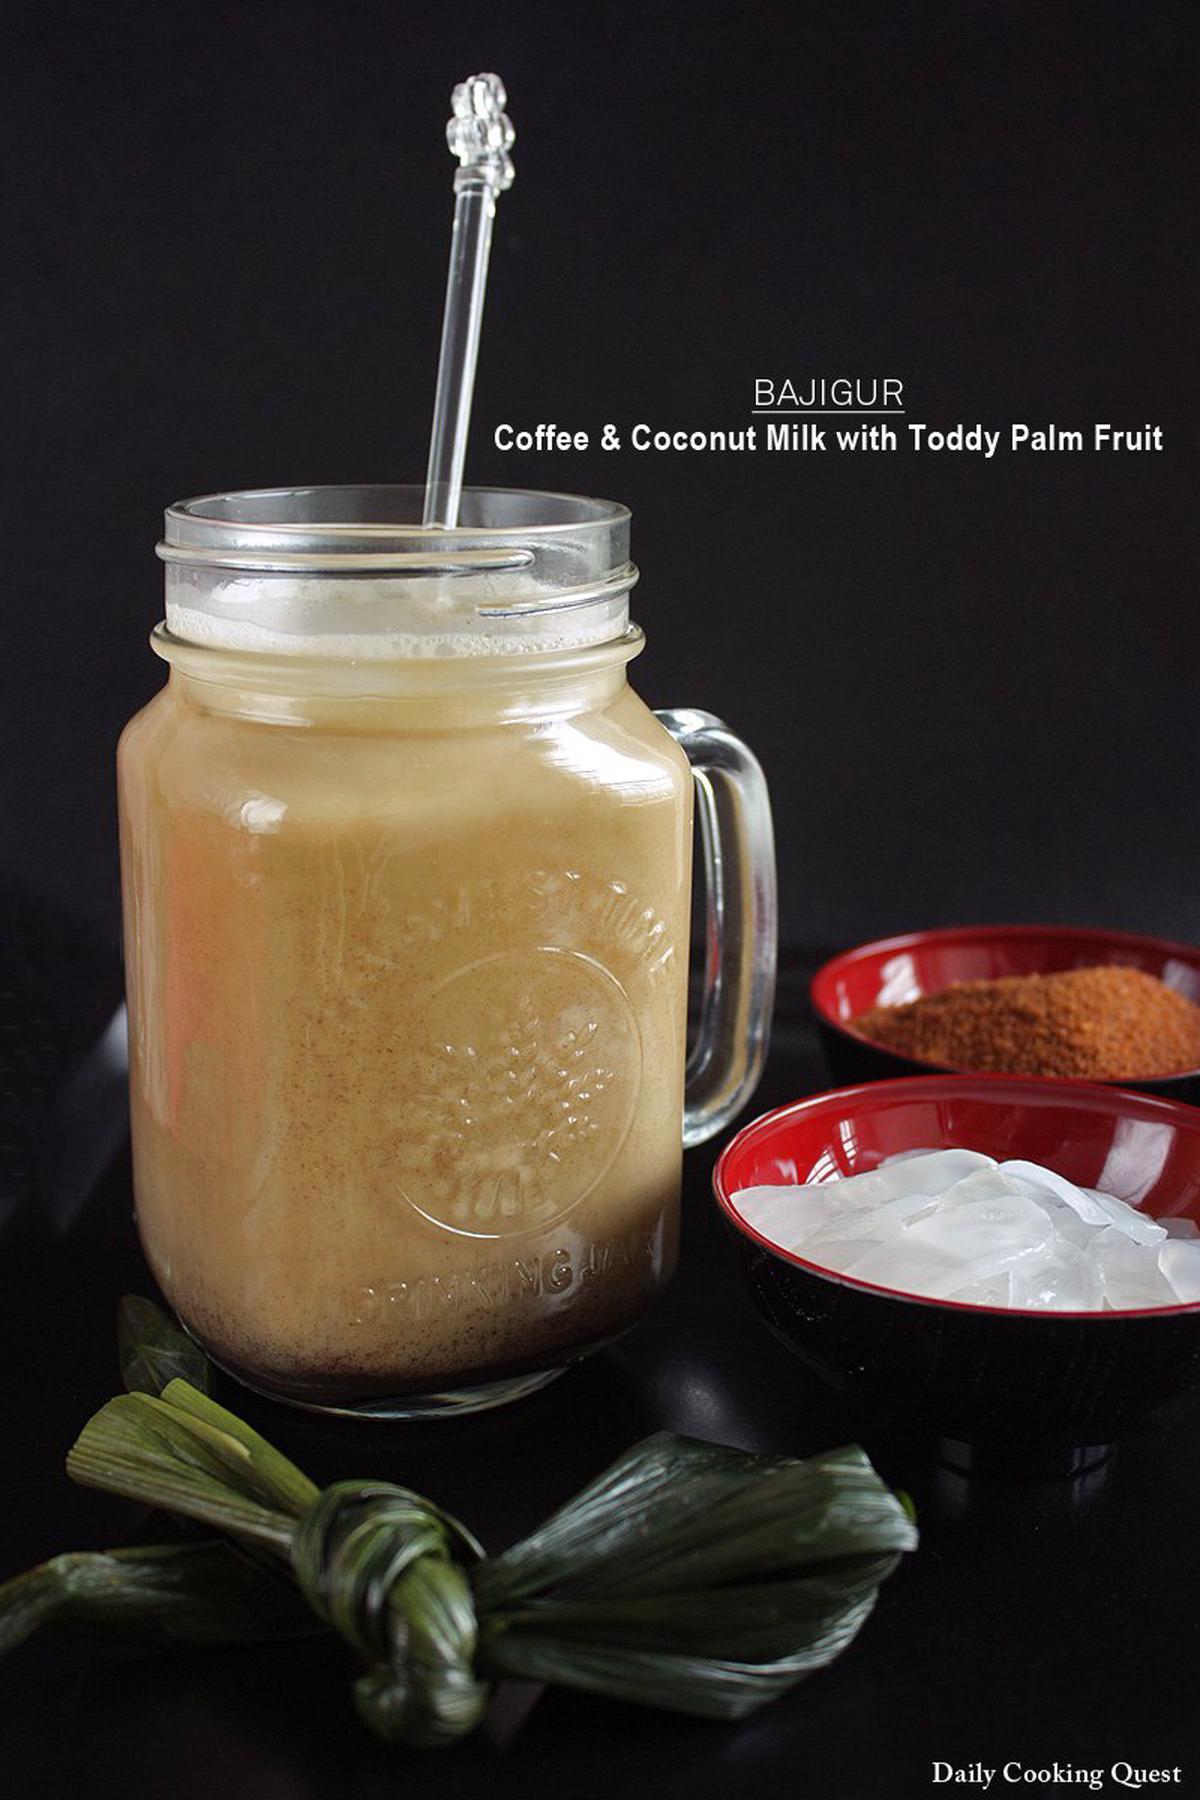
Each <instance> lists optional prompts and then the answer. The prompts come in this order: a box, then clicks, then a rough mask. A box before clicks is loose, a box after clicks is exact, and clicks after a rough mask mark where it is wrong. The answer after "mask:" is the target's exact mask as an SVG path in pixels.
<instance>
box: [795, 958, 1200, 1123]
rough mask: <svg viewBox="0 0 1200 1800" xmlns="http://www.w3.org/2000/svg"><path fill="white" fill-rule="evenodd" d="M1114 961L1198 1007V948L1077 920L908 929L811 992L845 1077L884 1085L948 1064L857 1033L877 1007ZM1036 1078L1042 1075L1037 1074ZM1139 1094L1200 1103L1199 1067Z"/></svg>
mask: <svg viewBox="0 0 1200 1800" xmlns="http://www.w3.org/2000/svg"><path fill="white" fill-rule="evenodd" d="M1106 963H1115V964H1117V965H1119V966H1121V967H1123V968H1129V969H1141V970H1143V971H1144V972H1145V973H1146V974H1147V975H1156V976H1158V978H1159V980H1161V981H1165V982H1166V984H1167V986H1168V987H1172V988H1175V989H1176V990H1177V991H1178V992H1179V993H1181V994H1184V995H1185V996H1186V997H1187V998H1188V999H1189V1000H1194V1001H1196V1002H1197V1004H1200V948H1198V947H1197V946H1195V945H1193V944H1173V943H1171V942H1170V941H1169V940H1168V939H1166V938H1153V937H1139V936H1137V935H1135V934H1134V933H1132V932H1127V931H1100V930H1093V929H1091V928H1087V927H1084V926H1075V925H966V926H950V927H947V928H946V929H944V930H939V931H910V932H908V933H906V934H905V935H904V936H903V937H891V938H877V939H875V941H874V942H872V943H869V944H859V945H857V946H856V947H855V948H854V949H853V950H845V951H843V952H842V954H841V955H840V956H835V957H832V958H831V959H830V961H829V962H827V963H825V964H824V965H823V966H822V967H821V968H819V969H818V970H817V972H816V974H815V975H814V976H813V978H812V984H811V987H810V990H809V992H810V995H811V998H812V1004H813V1011H814V1012H815V1013H816V1015H817V1023H818V1026H819V1027H820V1032H821V1041H822V1043H823V1045H824V1047H825V1055H826V1057H827V1059H828V1061H829V1067H830V1069H831V1071H832V1073H833V1078H834V1080H835V1081H838V1082H850V1081H880V1080H886V1079H888V1078H891V1077H895V1076H899V1075H920V1074H927V1073H929V1071H930V1070H934V1069H936V1070H939V1071H941V1072H943V1073H949V1074H966V1073H969V1071H967V1070H961V1069H959V1070H952V1069H948V1068H947V1066H946V1065H945V1064H943V1063H932V1062H923V1061H920V1060H918V1059H917V1058H915V1057H909V1056H902V1055H900V1054H899V1052H897V1051H895V1050H892V1049H889V1048H888V1046H887V1045H886V1044H878V1043H876V1042H875V1041H874V1040H873V1039H871V1038H869V1037H864V1035H863V1034H862V1032H860V1031H857V1030H856V1029H855V1027H854V1024H853V1021H854V1020H855V1019H856V1018H858V1017H859V1016H860V1015H861V1014H862V1013H864V1012H868V1011H869V1010H870V1008H871V1007H873V1006H902V1005H903V1004H904V1003H905V1002H906V1001H909V1000H919V999H920V998H921V997H922V996H923V995H925V994H936V993H938V992H939V991H940V990H941V989H942V988H947V987H950V986H951V984H952V983H953V982H956V981H996V980H998V979H999V978H1000V977H1001V976H1004V975H1049V974H1054V973H1057V972H1058V971H1059V970H1060V969H1087V968H1094V967H1097V966H1099V965H1102V964H1106ZM1028 1079H1030V1080H1034V1079H1044V1078H1039V1077H1029V1078H1028ZM1121 1085H1122V1086H1125V1087H1132V1088H1136V1089H1138V1091H1139V1092H1141V1093H1147V1094H1162V1095H1165V1096H1167V1097H1168V1098H1173V1099H1176V1100H1189V1101H1191V1102H1192V1103H1193V1105H1196V1104H1200V1069H1188V1070H1185V1071H1182V1072H1179V1073H1176V1074H1172V1075H1163V1076H1161V1077H1156V1078H1154V1079H1152V1080H1151V1079H1146V1080H1141V1079H1139V1080H1136V1081H1125V1082H1122V1084H1121Z"/></svg>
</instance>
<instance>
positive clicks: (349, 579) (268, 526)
mask: <svg viewBox="0 0 1200 1800" xmlns="http://www.w3.org/2000/svg"><path fill="white" fill-rule="evenodd" d="M424 501H425V489H424V487H423V486H417V485H409V484H401V483H382V482H380V483H365V484H339V485H326V486H313V487H274V488H243V489H233V490H230V491H228V492H225V493H214V494H202V495H198V496H196V497H194V498H192V499H190V500H180V501H176V502H175V504H174V505H172V506H170V507H168V509H167V512H166V532H165V536H164V539H163V541H162V542H161V543H160V544H159V545H158V547H157V550H158V555H159V557H160V558H161V560H162V561H163V562H164V563H165V564H166V575H167V594H166V600H167V623H168V625H169V626H170V627H171V630H172V632H173V633H174V634H175V635H177V636H179V637H183V638H189V639H192V640H193V641H221V642H225V643H227V644H231V645H232V644H234V643H236V644H237V645H238V646H240V647H241V648H244V649H253V648H256V647H257V648H263V649H278V648H283V649H285V650H287V649H291V648H296V649H298V650H300V651H302V652H303V653H304V654H322V653H324V652H325V651H326V650H328V649H331V648H333V646H334V644H335V642H336V644H337V645H338V646H339V647H340V653H341V654H343V655H345V656H372V657H375V656H387V655H390V654H392V653H393V651H397V650H398V651H401V652H402V653H403V654H405V655H412V656H421V657H425V656H436V655H440V654H443V653H445V652H446V651H447V650H449V651H450V652H452V653H454V654H458V653H461V652H469V653H471V654H488V655H494V654H497V653H501V654H503V653H508V652H510V651H516V652H520V651H524V650H532V649H535V648H544V649H547V650H552V649H556V648H560V647H566V646H567V645H569V644H579V643H583V642H597V641H600V640H602V639H607V638H614V637H619V636H620V634H621V632H622V631H623V630H624V628H625V626H626V624H627V623H628V618H629V608H628V596H629V590H630V588H632V586H633V585H634V583H635V582H636V580H637V569H636V567H635V566H634V564H633V563H632V562H631V561H630V559H629V531H630V519H631V515H630V512H629V508H628V507H626V506H623V505H621V504H620V503H619V502H617V501H612V500H601V499H595V498H591V497H589V496H585V495H577V494H563V493H557V492H541V491H539V490H537V489H533V488H491V487H470V488H464V490H463V495H462V506H461V510H460V515H459V523H458V524H457V525H456V526H454V527H453V528H448V527H444V526H439V525H427V524H425V522H424V520H423V517H422V514H423V511H424Z"/></svg>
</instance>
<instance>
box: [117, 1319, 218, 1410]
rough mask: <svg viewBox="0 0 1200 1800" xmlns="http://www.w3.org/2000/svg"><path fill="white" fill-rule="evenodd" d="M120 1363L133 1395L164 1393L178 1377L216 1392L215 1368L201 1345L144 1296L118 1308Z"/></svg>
mask: <svg viewBox="0 0 1200 1800" xmlns="http://www.w3.org/2000/svg"><path fill="white" fill-rule="evenodd" d="M117 1360H118V1362H119V1363H120V1367H121V1380H122V1381H123V1382H124V1384H125V1387H126V1389H127V1390H128V1392H129V1393H131V1394H154V1395H158V1394H161V1393H162V1391H163V1389H164V1388H165V1387H166V1385H167V1383H168V1382H169V1381H173V1380H175V1379H176V1377H182V1378H183V1380H185V1381H187V1382H190V1384H191V1385H192V1387H194V1388H196V1389H198V1390H199V1392H200V1393H202V1394H209V1393H211V1392H212V1389H213V1366H212V1364H211V1363H210V1362H209V1360H208V1358H207V1356H205V1354H204V1352H203V1350H202V1349H201V1348H200V1346H199V1344H197V1343H194V1342H193V1340H192V1339H191V1338H190V1337H188V1335H187V1333H186V1332H185V1331H181V1330H180V1328H179V1326H178V1325H177V1324H176V1323H175V1321H174V1319H172V1318H170V1317H168V1315H167V1314H166V1313H165V1312H164V1311H163V1310H162V1308H161V1307H160V1306H155V1304H154V1302H153V1301H152V1300H144V1299H143V1298H142V1296H141V1295H140V1294H126V1295H125V1296H124V1298H123V1299H122V1300H121V1302H120V1305H119V1306H118V1307H117Z"/></svg>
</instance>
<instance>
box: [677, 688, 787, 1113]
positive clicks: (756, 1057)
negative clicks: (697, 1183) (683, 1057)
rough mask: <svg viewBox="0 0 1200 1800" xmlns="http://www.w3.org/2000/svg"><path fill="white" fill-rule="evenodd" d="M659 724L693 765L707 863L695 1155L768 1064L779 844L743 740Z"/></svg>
mask: <svg viewBox="0 0 1200 1800" xmlns="http://www.w3.org/2000/svg"><path fill="white" fill-rule="evenodd" d="M656 716H657V718H658V720H659V722H660V723H661V724H662V725H665V726H666V728H667V730H668V731H669V732H670V733H671V736H672V737H673V738H674V739H675V741H676V743H678V744H679V746H680V747H681V749H682V750H683V752H684V754H685V755H686V757H687V759H688V761H689V762H690V763H691V765H692V774H693V777H694V778H695V783H696V808H697V813H698V818H699V824H700V846H701V852H702V855H703V858H704V876H705V886H706V907H705V930H704V941H705V947H704V986H703V993H702V997H701V1002H700V1029H699V1034H698V1036H697V1038H696V1042H695V1045H694V1047H693V1049H692V1053H691V1055H690V1056H689V1057H688V1064H687V1088H686V1093H685V1095H684V1108H683V1142H684V1146H685V1148H687V1147H690V1146H691V1145H692V1144H702V1143H703V1142H704V1141H705V1139H706V1138H710V1137H712V1136H713V1135H714V1133H716V1132H718V1131H720V1130H721V1128H722V1126H724V1125H727V1124H728V1122H729V1120H730V1119H732V1118H733V1116H734V1114H735V1113H736V1112H737V1111H738V1109H739V1108H740V1107H741V1106H743V1105H744V1103H745V1102H746V1101H747V1100H748V1099H749V1098H750V1095H751V1094H752V1093H753V1092H754V1089H755V1088H756V1087H757V1085H758V1080H759V1077H760V1075H761V1074H762V1069H763V1063H764V1061H765V1060H766V1054H767V1039H768V1036H769V1034H770V1029H771V1009H772V1006H773V1004H774V1000H775V957H776V935H777V931H778V910H777V904H776V893H775V837H774V833H773V831H772V827H771V802H770V799H769V797H768V794H767V783H766V777H765V776H764V775H763V772H762V769H761V767H760V765H759V763H758V759H757V758H756V757H755V755H754V753H753V751H751V750H749V749H748V748H747V747H746V745H745V744H743V742H742V740H741V738H739V737H736V736H735V735H734V733H733V732H732V731H730V730H729V727H728V726H727V725H724V724H722V722H721V720H720V719H717V718H714V717H713V715H712V713H706V712H696V711H694V710H693V709H692V708H691V707H679V708H676V709H672V710H671V711H669V712H660V713H658V714H657V715H656Z"/></svg>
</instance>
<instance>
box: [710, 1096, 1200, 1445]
mask: <svg viewBox="0 0 1200 1800" xmlns="http://www.w3.org/2000/svg"><path fill="white" fill-rule="evenodd" d="M952 1147H958V1148H961V1149H967V1150H982V1151H984V1152H985V1153H986V1154H987V1155H989V1156H994V1157H996V1158H997V1159H998V1160H1004V1159H1006V1158H1010V1157H1018V1158H1023V1159H1025V1160H1028V1161H1032V1162H1038V1163H1042V1164H1044V1165H1045V1166H1046V1167H1047V1168H1050V1169H1055V1170H1057V1171H1058V1173H1059V1174H1061V1175H1065V1176H1066V1177H1067V1179H1068V1180H1070V1181H1075V1182H1078V1183H1079V1184H1080V1185H1081V1186H1085V1187H1095V1188H1101V1189H1104V1190H1105V1191H1106V1192H1108V1193H1112V1194H1115V1195H1116V1196H1117V1197H1118V1198H1119V1199H1122V1200H1128V1201H1129V1202H1130V1203H1131V1204H1136V1205H1138V1206H1139V1207H1140V1208H1141V1209H1142V1210H1143V1211H1144V1212H1146V1213H1148V1214H1150V1215H1151V1216H1152V1217H1160V1218H1161V1217H1167V1216H1174V1215H1186V1216H1188V1217H1191V1218H1194V1219H1196V1220H1197V1222H1198V1223H1200V1110H1198V1109H1196V1108H1194V1107H1191V1106H1187V1105H1184V1104H1182V1103H1180V1102H1177V1101H1173V1100H1163V1099H1158V1098H1153V1097H1151V1096H1149V1095H1146V1094H1141V1093H1136V1092H1133V1091H1132V1090H1130V1089H1127V1088H1117V1087H1108V1086H1103V1085H1101V1084H1098V1083H1097V1084H1092V1083H1086V1082H1052V1081H1045V1080H1036V1079H1033V1080H1028V1079H1023V1078H1020V1077H1013V1076H1008V1075H923V1076H916V1077H913V1078H911V1079H907V1080H901V1081H880V1082H872V1083H870V1084H868V1085H865V1086H859V1087H851V1088H841V1089H838V1090H836V1091H834V1092H832V1093H827V1094H817V1095H815V1096H814V1097H813V1098H812V1099H811V1100H800V1101H797V1102H796V1103H795V1105H793V1106H784V1107H781V1108H779V1109H778V1111H776V1112H770V1113H766V1114H764V1115H763V1117H762V1118H760V1119H756V1120H755V1121H754V1123H753V1124H751V1125H748V1126H747V1127H746V1128H745V1130H743V1131H741V1132H739V1133H738V1135H737V1136H736V1137H735V1138H734V1139H732V1141H731V1142H730V1143H729V1144H728V1145H727V1146H726V1148H725V1150H724V1151H723V1152H722V1154H721V1156H720V1158H719V1160H718V1162H717V1166H716V1169H715V1171H714V1174H713V1188H714V1191H715V1193H716V1197H717V1202H718V1204H719V1205H720V1207H721V1210H722V1212H723V1213H724V1215H725V1220H726V1223H727V1224H728V1226H729V1227H730V1229H731V1231H732V1233H733V1237H734V1240H735V1242H736V1244H737V1247H738V1250H739V1252H740V1255H741V1258H742V1263H743V1266H744V1269H745V1274H746V1278H747V1280H748V1282H749V1286H750V1292H751V1295H752V1297H753V1299H754V1302H755V1305H756V1306H757V1308H758V1310H759V1312H760V1314H761V1315H762V1317H763V1319H764V1320H765V1321H766V1323H767V1324H768V1325H769V1326H770V1328H771V1330H772V1331H773V1332H774V1333H775V1335H776V1336H777V1337H779V1338H781V1339H782V1340H783V1342H784V1343H785V1344H787V1345H788V1347H789V1348H790V1349H792V1350H794V1351H795V1352H796V1353H797V1354H798V1355H799V1356H800V1357H801V1358H802V1359H803V1361H804V1362H805V1363H807V1364H808V1366H809V1367H810V1368H811V1369H813V1370H814V1371H815V1372H816V1373H817V1374H818V1375H820V1376H821V1377H822V1378H823V1379H824V1380H826V1381H827V1382H829V1383H830V1384H831V1385H832V1386H834V1387H835V1388H838V1389H840V1390H841V1391H842V1392H844V1393H847V1394H850V1395H853V1396H854V1397H855V1399H856V1400H858V1401H860V1402H862V1403H865V1404H866V1405H868V1406H869V1407H870V1408H872V1409H873V1410H875V1411H876V1412H877V1413H879V1414H880V1415H882V1416H883V1417H885V1418H886V1419H887V1421H888V1422H889V1424H891V1425H893V1426H895V1425H903V1426H904V1427H905V1429H907V1430H909V1431H910V1432H912V1433H914V1434H917V1435H919V1436H921V1437H924V1438H928V1439H930V1440H932V1442H933V1444H934V1446H935V1450H936V1453H937V1454H938V1456H939V1457H940V1459H941V1460H942V1461H944V1462H947V1463H949V1464H951V1465H952V1466H954V1467H957V1468H960V1469H966V1470H970V1471H985V1470H991V1471H994V1472H998V1473H1006V1474H1014V1475H1049V1474H1070V1473H1079V1472H1081V1471H1082V1470H1084V1469H1086V1468H1088V1467H1090V1466H1092V1465H1093V1464H1095V1463H1098V1462H1100V1461H1102V1460H1103V1458H1104V1457H1105V1456H1106V1455H1107V1454H1108V1452H1109V1450H1110V1449H1111V1447H1112V1445H1113V1444H1115V1443H1116V1442H1117V1441H1118V1440H1119V1439H1121V1438H1124V1437H1128V1436H1131V1435H1133V1434H1135V1433H1137V1432H1139V1431H1145V1430H1149V1429H1152V1428H1153V1427H1155V1426H1157V1425H1159V1424H1162V1423H1164V1422H1165V1421H1167V1420H1168V1419H1169V1418H1170V1417H1171V1416H1172V1415H1173V1414H1174V1413H1176V1412H1178V1411H1180V1410H1181V1409H1182V1408H1183V1407H1184V1406H1185V1405H1186V1403H1187V1402H1188V1401H1189V1400H1190V1399H1191V1398H1193V1397H1194V1395H1195V1394H1196V1392H1197V1390H1200V1304H1197V1305H1191V1306H1173V1307H1160V1308H1154V1309H1152V1310H1147V1311H1139V1312H1087V1313H1041V1312H1031V1311H1019V1310H1016V1309H1008V1308H1000V1307H987V1306H967V1305H963V1304H962V1303H960V1302H954V1301H949V1300H930V1299H925V1298H923V1297H922V1296H920V1295H915V1294H908V1293H903V1292H900V1291H898V1290H895V1289H891V1288H885V1287H877V1286H874V1285H873V1284H871V1283H869V1282H863V1281H856V1280H855V1279H854V1277H853V1276H852V1275H843V1274H839V1273H837V1272H836V1271H834V1270H832V1269H825V1268H822V1267H821V1266H820V1265H819V1264H817V1263H813V1262H809V1261H807V1260H806V1259H805V1258H804V1257H803V1256H800V1255H798V1254H796V1253H794V1252H791V1251H787V1250H781V1249H779V1248H777V1247H776V1246H774V1245H773V1244H771V1243H770V1242H769V1241H768V1240H767V1239H765V1238H763V1237H761V1236H760V1235H759V1234H758V1233H757V1232H756V1231H755V1230H754V1229H753V1228H752V1227H751V1226H749V1225H748V1224H746V1222H745V1221H744V1220H743V1219H742V1218H741V1216H740V1214H739V1213H738V1211H737V1209H736V1206H735V1205H734V1202H733V1196H734V1195H735V1194H736V1193H737V1192H738V1191H739V1190H740V1189H742V1188H747V1187H756V1186H759V1185H762V1184H770V1185H778V1184H790V1183H792V1182H795V1183H797V1184H799V1183H803V1182H807V1181H828V1180H832V1179H836V1178H837V1177H838V1176H839V1175H854V1174H859V1173H861V1172H862V1171H863V1170H866V1169H872V1168H876V1167H878V1165H879V1164H880V1163H881V1162H882V1161H883V1160H884V1158H885V1157H888V1156H894V1155H895V1154H896V1153H897V1152H898V1151H902V1150H917V1149H922V1150H941V1149H949V1148H952Z"/></svg>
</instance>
